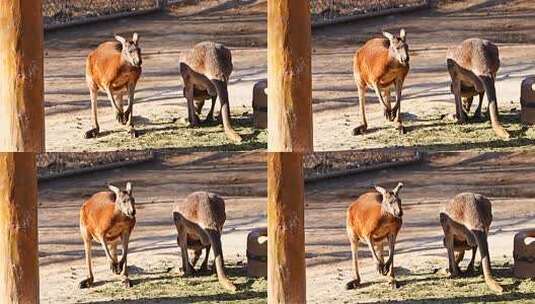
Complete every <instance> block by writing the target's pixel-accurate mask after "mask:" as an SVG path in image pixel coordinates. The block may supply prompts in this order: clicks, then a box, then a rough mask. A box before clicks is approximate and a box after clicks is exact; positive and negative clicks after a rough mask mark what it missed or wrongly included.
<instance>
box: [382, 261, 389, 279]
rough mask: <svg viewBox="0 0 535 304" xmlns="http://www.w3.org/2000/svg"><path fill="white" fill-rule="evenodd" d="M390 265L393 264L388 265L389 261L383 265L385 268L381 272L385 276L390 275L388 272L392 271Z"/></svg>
mask: <svg viewBox="0 0 535 304" xmlns="http://www.w3.org/2000/svg"><path fill="white" fill-rule="evenodd" d="M390 264H391V263H388V261H387V262H386V263H385V264H384V265H383V268H381V271H380V272H381V274H382V275H384V276H385V275H387V274H388V272H389V271H390Z"/></svg>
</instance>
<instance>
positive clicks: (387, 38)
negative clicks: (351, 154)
mask: <svg viewBox="0 0 535 304" xmlns="http://www.w3.org/2000/svg"><path fill="white" fill-rule="evenodd" d="M383 36H384V38H374V39H371V40H368V42H366V43H365V44H364V46H362V47H361V48H359V49H358V50H357V51H356V53H355V55H354V56H353V74H354V77H355V83H356V85H357V89H358V94H359V106H360V114H361V119H362V124H361V125H359V126H357V127H356V128H355V129H353V134H354V135H359V134H364V132H366V130H367V129H368V122H367V120H366V111H365V106H366V90H367V88H371V89H373V90H374V91H375V94H376V95H377V97H378V98H379V100H380V102H381V104H382V105H383V111H384V116H385V117H386V119H387V120H390V121H393V122H394V124H395V125H396V128H397V129H398V130H399V132H400V134H404V133H405V128H404V127H403V123H402V121H401V91H402V89H403V83H404V81H405V77H407V74H408V73H409V68H410V66H409V46H408V44H407V41H406V33H405V30H404V29H402V30H401V31H400V33H399V37H396V36H394V35H393V34H390V33H388V32H383ZM392 87H393V88H394V90H395V92H396V103H395V105H394V107H392V106H391V103H390V90H391V88H392Z"/></svg>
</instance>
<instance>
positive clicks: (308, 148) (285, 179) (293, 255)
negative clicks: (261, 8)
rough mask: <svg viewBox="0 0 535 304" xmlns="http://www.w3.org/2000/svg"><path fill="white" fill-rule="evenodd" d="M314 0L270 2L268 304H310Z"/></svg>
mask: <svg viewBox="0 0 535 304" xmlns="http://www.w3.org/2000/svg"><path fill="white" fill-rule="evenodd" d="M311 41H312V39H311V27H310V7H309V0H269V1H268V129H269V132H268V133H269V135H268V150H269V151H270V153H269V154H268V206H267V211H268V303H291V304H294V303H305V302H306V269H305V232H304V181H303V153H307V152H312V150H313V148H312V72H311Z"/></svg>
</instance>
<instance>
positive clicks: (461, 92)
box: [446, 38, 509, 138]
mask: <svg viewBox="0 0 535 304" xmlns="http://www.w3.org/2000/svg"><path fill="white" fill-rule="evenodd" d="M446 61H447V65H448V71H449V73H450V76H451V91H452V93H453V94H454V95H455V111H456V115H457V120H458V122H459V123H465V122H466V121H467V112H468V110H469V109H470V107H469V105H471V103H472V102H471V100H472V98H473V96H476V95H479V106H478V109H477V110H476V115H477V116H480V114H481V103H482V101H483V96H484V95H485V93H486V94H487V99H488V101H489V113H490V120H491V123H492V128H493V129H494V131H495V132H496V135H498V136H499V137H501V138H508V137H509V133H508V132H507V131H506V130H505V129H504V128H503V127H502V126H501V124H500V121H499V115H498V100H497V97H496V88H495V84H494V82H495V80H496V73H497V72H498V69H499V68H500V56H499V51H498V47H497V46H496V45H494V44H493V43H492V42H490V41H488V40H483V39H479V38H472V39H467V40H465V41H463V42H462V43H461V44H460V45H458V46H456V47H453V48H450V49H449V50H448V54H447V60H446ZM463 99H464V100H463ZM463 108H464V109H463Z"/></svg>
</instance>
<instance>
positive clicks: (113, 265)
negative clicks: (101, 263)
mask: <svg viewBox="0 0 535 304" xmlns="http://www.w3.org/2000/svg"><path fill="white" fill-rule="evenodd" d="M110 270H111V271H112V272H113V273H115V274H119V273H121V266H119V263H117V262H110Z"/></svg>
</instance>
